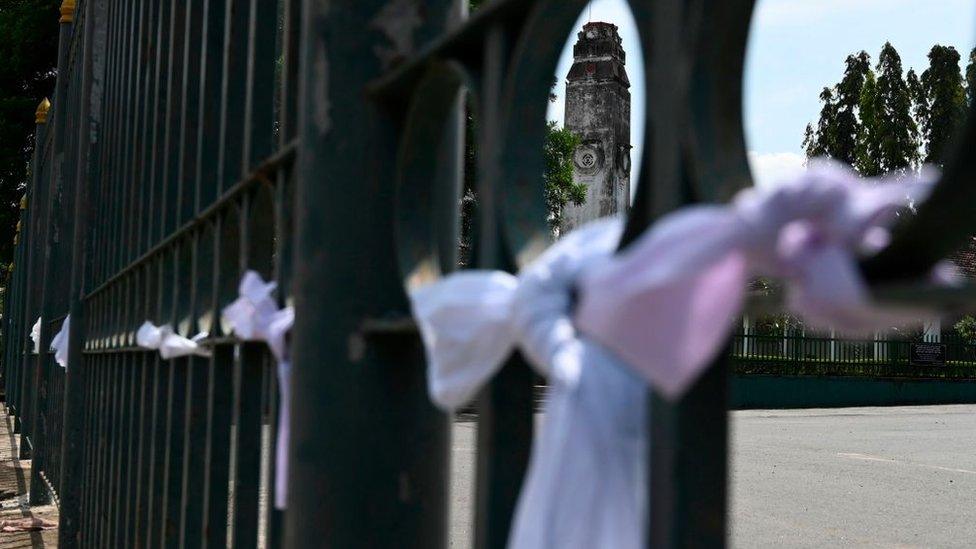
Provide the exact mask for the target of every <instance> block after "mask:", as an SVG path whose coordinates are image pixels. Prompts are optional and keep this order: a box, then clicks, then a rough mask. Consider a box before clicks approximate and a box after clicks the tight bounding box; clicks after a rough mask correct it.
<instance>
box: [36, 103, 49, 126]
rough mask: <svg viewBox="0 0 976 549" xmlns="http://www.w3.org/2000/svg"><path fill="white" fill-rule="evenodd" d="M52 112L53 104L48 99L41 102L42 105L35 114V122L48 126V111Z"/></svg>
mask: <svg viewBox="0 0 976 549" xmlns="http://www.w3.org/2000/svg"><path fill="white" fill-rule="evenodd" d="M49 110H51V102H50V101H48V100H47V97H45V98H44V100H43V101H41V104H40V105H38V106H37V111H36V112H35V115H36V116H35V118H34V122H37V123H38V124H47V111H49Z"/></svg>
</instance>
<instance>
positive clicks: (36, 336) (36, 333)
mask: <svg viewBox="0 0 976 549" xmlns="http://www.w3.org/2000/svg"><path fill="white" fill-rule="evenodd" d="M30 338H31V341H33V342H34V354H35V355H36V354H38V353H40V352H41V317H37V320H35V321H34V325H33V326H31V331H30Z"/></svg>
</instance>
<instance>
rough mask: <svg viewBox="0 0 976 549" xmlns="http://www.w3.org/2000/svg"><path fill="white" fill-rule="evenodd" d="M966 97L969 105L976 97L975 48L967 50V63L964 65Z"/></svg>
mask: <svg viewBox="0 0 976 549" xmlns="http://www.w3.org/2000/svg"><path fill="white" fill-rule="evenodd" d="M966 99H968V102H969V104H970V105H972V104H973V99H976V48H973V51H971V52H969V64H967V65H966Z"/></svg>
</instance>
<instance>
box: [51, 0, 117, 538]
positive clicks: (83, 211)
mask: <svg viewBox="0 0 976 549" xmlns="http://www.w3.org/2000/svg"><path fill="white" fill-rule="evenodd" d="M107 2H108V0H88V1H87V2H85V9H86V16H85V19H86V21H87V25H88V26H87V29H86V32H85V39H84V49H83V51H84V55H83V57H82V82H81V87H82V91H81V97H82V98H83V99H82V101H81V102H80V104H79V107H80V111H79V120H80V124H79V125H78V139H79V142H78V156H77V160H76V169H75V172H74V173H75V175H76V177H75V179H76V181H75V184H74V187H75V202H74V212H73V214H74V215H73V219H72V223H73V225H74V229H73V231H72V233H71V234H72V242H71V258H72V259H71V264H72V266H73V272H74V276H72V277H71V284H70V289H69V296H68V299H69V313H70V314H71V326H70V329H69V335H68V342H69V348H68V364H69V367H68V368H67V369H66V371H65V387H64V428H63V430H62V441H61V449H62V452H63V457H62V460H61V471H60V475H59V477H60V479H61V486H60V490H59V495H60V499H61V514H60V516H61V520H60V529H59V533H58V535H59V539H58V546H59V547H65V548H72V547H79V546H80V543H81V539H80V528H79V524H80V519H81V516H80V512H81V496H82V492H83V486H82V480H83V455H82V454H83V449H84V445H83V441H84V438H85V429H84V420H85V417H84V411H85V406H86V402H85V399H86V397H87V396H88V393H87V391H86V388H87V384H86V382H85V381H86V376H87V372H86V370H85V368H86V365H85V363H84V360H83V357H82V349H83V346H84V340H85V335H86V320H87V319H86V307H85V306H84V302H83V301H82V295H83V293H84V290H85V288H86V284H87V282H88V280H89V277H90V265H89V264H88V260H89V258H90V257H91V255H90V253H89V249H88V247H89V246H90V242H91V239H90V238H89V236H90V235H89V232H88V219H89V216H90V212H91V203H90V200H91V195H90V190H91V182H93V181H97V180H98V178H99V173H98V162H97V160H96V156H97V154H98V144H99V142H100V138H101V117H102V113H103V108H104V106H103V105H102V98H103V94H104V71H105V49H106V40H107V38H106V33H107V30H106V21H105V17H106V12H107V9H108V8H107Z"/></svg>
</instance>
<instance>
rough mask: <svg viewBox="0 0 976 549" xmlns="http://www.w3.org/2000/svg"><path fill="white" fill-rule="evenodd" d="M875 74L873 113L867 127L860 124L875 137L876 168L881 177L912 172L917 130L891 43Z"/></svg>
mask: <svg viewBox="0 0 976 549" xmlns="http://www.w3.org/2000/svg"><path fill="white" fill-rule="evenodd" d="M875 70H876V72H877V75H878V76H877V78H878V80H877V86H876V87H875V89H874V98H873V102H874V108H875V109H876V112H875V116H873V117H872V120H871V125H870V126H868V124H867V122H866V121H863V120H862V123H864V125H865V127H868V128H869V130H870V131H871V132H872V133H873V134H874V138H873V140H874V142H875V143H876V145H877V151H876V155H877V156H876V158H875V159H876V161H877V166H878V168H879V169H880V170H881V172H883V173H886V172H893V171H904V170H911V169H914V168H915V167H916V165H917V164H918V160H919V156H920V155H919V152H918V145H919V142H918V126H917V125H916V123H915V120H914V119H913V118H912V113H911V111H912V98H911V93H910V91H909V89H908V83H907V82H906V81H905V78H904V77H903V76H902V65H901V56H899V55H898V52H897V51H896V50H895V48H894V46H892V45H891V43H890V42H885V45H884V46H883V47H882V48H881V54H880V55H878V65H877V67H876V69H875ZM862 99H863V98H862Z"/></svg>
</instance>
